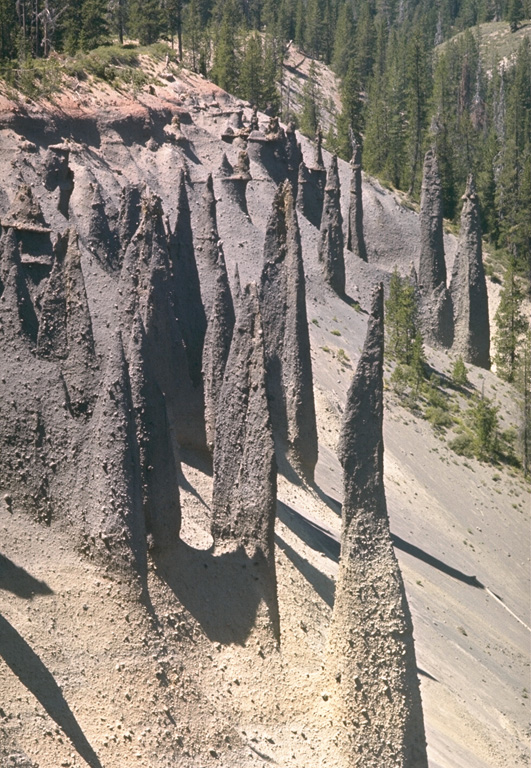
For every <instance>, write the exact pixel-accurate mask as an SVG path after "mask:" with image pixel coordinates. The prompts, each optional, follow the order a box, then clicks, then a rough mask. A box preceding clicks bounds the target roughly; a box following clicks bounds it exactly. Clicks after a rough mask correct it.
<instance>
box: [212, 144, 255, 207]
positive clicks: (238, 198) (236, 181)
mask: <svg viewBox="0 0 531 768" xmlns="http://www.w3.org/2000/svg"><path fill="white" fill-rule="evenodd" d="M249 167H250V166H249V156H248V154H247V152H246V151H245V150H241V151H240V153H239V156H238V162H237V164H236V165H235V166H234V168H233V167H232V165H231V164H230V162H229V161H228V159H227V156H226V155H225V154H223V157H222V158H221V165H220V169H219V176H220V178H221V182H222V184H223V191H224V194H226V195H227V197H228V198H229V200H231V201H232V202H233V203H235V204H236V205H237V206H238V208H239V209H240V210H241V211H243V213H245V214H246V215H249V214H248V210H247V198H246V196H245V190H246V188H247V184H248V183H249V181H250V180H251V173H250V170H249Z"/></svg>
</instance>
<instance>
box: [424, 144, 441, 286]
mask: <svg viewBox="0 0 531 768" xmlns="http://www.w3.org/2000/svg"><path fill="white" fill-rule="evenodd" d="M418 281H419V286H420V289H421V291H422V292H423V293H425V294H429V293H430V292H431V291H433V290H434V289H435V288H439V286H441V285H443V286H445V287H446V263H445V260H444V238H443V203H442V185H441V177H440V175H439V165H438V163H437V155H436V153H435V151H434V150H433V149H428V151H427V152H426V156H425V158H424V171H423V176H422V190H421V194H420V264H419V274H418Z"/></svg>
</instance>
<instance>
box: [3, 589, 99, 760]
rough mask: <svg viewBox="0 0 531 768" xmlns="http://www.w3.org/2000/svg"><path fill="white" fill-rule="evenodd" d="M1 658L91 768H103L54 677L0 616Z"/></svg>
mask: <svg viewBox="0 0 531 768" xmlns="http://www.w3.org/2000/svg"><path fill="white" fill-rule="evenodd" d="M30 578H31V577H30ZM0 656H1V657H2V658H3V659H4V661H5V662H6V664H7V666H8V667H9V668H10V669H11V671H12V672H13V673H14V674H15V675H16V676H17V677H18V679H19V680H20V682H21V683H22V684H23V685H25V686H26V688H27V689H28V691H30V692H31V693H32V694H33V695H34V696H35V698H36V699H38V701H39V702H40V703H41V704H42V706H43V707H44V709H45V710H46V712H47V713H48V714H49V715H50V717H51V718H52V719H53V720H55V722H56V723H57V725H58V726H59V727H60V728H62V729H63V731H64V732H65V734H66V735H67V736H68V738H69V739H70V741H71V742H72V744H73V746H74V747H75V749H76V750H77V752H78V753H79V755H80V756H81V757H82V758H83V760H85V762H86V763H87V764H88V765H89V766H90V768H103V766H102V764H101V763H100V761H99V759H98V756H97V755H96V753H95V752H94V750H93V749H92V747H91V746H90V744H89V742H88V741H87V739H86V737H85V734H84V733H83V731H82V730H81V728H80V726H79V723H78V722H77V720H76V718H75V717H74V715H73V713H72V711H71V709H70V707H69V706H68V704H67V702H66V701H65V698H64V696H63V693H62V691H61V689H60V688H59V686H58V685H57V683H56V682H55V679H54V677H53V675H52V674H51V673H50V672H49V671H48V669H47V668H46V666H45V665H44V664H43V663H42V661H41V660H40V658H39V657H38V656H37V654H36V653H35V651H34V650H33V649H32V648H31V647H30V646H29V645H28V644H27V642H26V641H25V640H24V638H23V637H22V636H21V635H19V633H18V632H17V630H16V629H15V628H14V627H12V626H11V624H10V623H9V622H8V621H6V619H5V618H4V617H3V616H0Z"/></svg>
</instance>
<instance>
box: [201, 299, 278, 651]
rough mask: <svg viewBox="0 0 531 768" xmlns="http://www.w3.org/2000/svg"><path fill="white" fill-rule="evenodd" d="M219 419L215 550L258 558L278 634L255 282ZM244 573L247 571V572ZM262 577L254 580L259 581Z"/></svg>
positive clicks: (243, 307) (269, 450) (271, 468)
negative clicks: (242, 553) (237, 552)
mask: <svg viewBox="0 0 531 768" xmlns="http://www.w3.org/2000/svg"><path fill="white" fill-rule="evenodd" d="M220 398H221V402H222V403H223V407H222V408H220V410H219V413H218V416H217V419H216V439H215V448H214V488H213V493H212V507H213V516H212V535H213V538H214V544H215V551H217V552H224V551H234V550H240V551H241V550H244V551H245V553H246V556H247V557H248V558H251V559H252V560H253V563H254V567H253V569H252V571H253V573H252V574H247V577H246V579H252V580H253V588H254V589H256V588H258V589H259V590H260V595H261V598H262V600H263V601H264V603H265V605H266V606H267V612H268V617H269V621H270V623H271V626H272V629H273V632H274V635H275V637H276V638H277V639H278V637H279V623H278V622H279V620H278V603H277V593H276V575H275V557H274V527H275V515H276V480H277V469H276V462H275V448H274V442H273V433H272V429H271V421H270V418H269V410H268V406H267V393H266V383H265V360H264V344H263V330H262V321H261V317H260V306H259V301H258V293H257V290H256V286H254V285H250V286H247V287H246V288H245V289H244V290H243V292H242V295H241V297H240V302H239V308H238V316H237V318H236V325H235V328H234V335H233V338H232V344H231V348H230V353H229V358H228V360H227V366H226V371H225V378H224V380H223V385H222V388H221V395H220ZM242 577H243V575H242ZM255 581H257V583H258V587H257V584H256V583H254V582H255Z"/></svg>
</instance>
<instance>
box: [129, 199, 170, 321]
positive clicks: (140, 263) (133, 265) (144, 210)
mask: <svg viewBox="0 0 531 768" xmlns="http://www.w3.org/2000/svg"><path fill="white" fill-rule="evenodd" d="M153 253H157V254H158V255H159V256H160V258H162V259H164V258H165V257H166V258H167V239H166V232H165V229H164V222H163V220H162V205H161V202H160V198H159V197H157V195H153V194H151V193H149V192H148V191H146V193H145V195H144V197H143V198H142V204H141V217H140V224H139V225H138V228H137V230H136V232H135V234H134V235H133V237H132V239H131V242H130V243H129V245H128V247H127V249H126V252H125V256H124V260H123V263H122V270H121V275H120V288H119V293H120V295H121V301H122V306H123V315H122V317H123V319H124V320H125V322H126V326H127V329H128V330H129V328H130V326H131V323H132V322H133V317H134V315H135V313H136V312H137V310H138V306H139V301H140V297H141V296H142V295H143V293H144V292H145V291H146V289H147V286H148V284H149V280H150V277H151V259H152V256H153Z"/></svg>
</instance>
